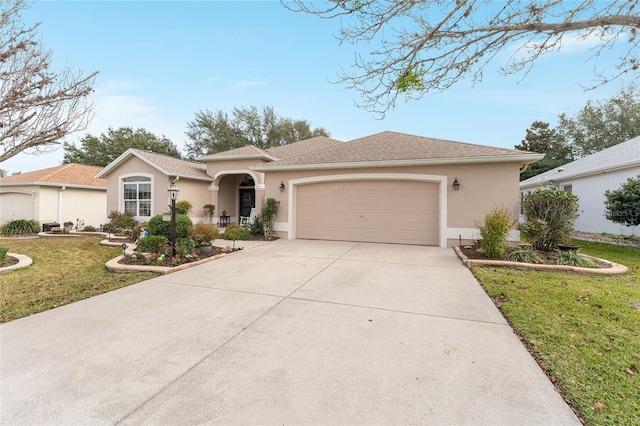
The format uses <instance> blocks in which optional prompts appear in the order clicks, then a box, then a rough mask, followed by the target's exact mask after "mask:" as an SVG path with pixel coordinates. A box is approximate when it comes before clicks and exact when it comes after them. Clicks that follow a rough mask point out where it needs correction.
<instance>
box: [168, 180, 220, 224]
mask: <svg viewBox="0 0 640 426" xmlns="http://www.w3.org/2000/svg"><path fill="white" fill-rule="evenodd" d="M166 182H167V183H166V186H165V187H164V196H165V200H166V202H165V204H164V205H165V209H164V210H163V211H167V212H168V211H169V210H170V209H169V208H168V206H169V204H170V203H171V200H170V199H169V195H168V192H167V189H168V188H169V181H168V180H167V181H166ZM210 184H211V182H208V181H202V180H194V179H186V178H180V179H179V180H177V181H176V186H177V187H178V189H179V190H180V193H179V194H178V201H181V200H186V201H189V202H190V203H191V204H192V205H193V209H192V210H191V214H190V215H189V217H190V218H191V220H192V221H193V223H198V222H200V221H202V222H206V220H205V215H204V209H203V206H204V205H205V204H208V203H209V189H208V188H209V185H210ZM216 210H217V207H216ZM158 213H162V212H158Z"/></svg>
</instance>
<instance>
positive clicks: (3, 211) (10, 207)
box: [0, 192, 33, 224]
mask: <svg viewBox="0 0 640 426" xmlns="http://www.w3.org/2000/svg"><path fill="white" fill-rule="evenodd" d="M15 219H33V198H32V196H31V194H22V193H17V192H11V193H5V194H0V224H4V223H6V222H8V221H10V220H15Z"/></svg>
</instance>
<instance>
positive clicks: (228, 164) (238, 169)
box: [207, 159, 265, 211]
mask: <svg viewBox="0 0 640 426" xmlns="http://www.w3.org/2000/svg"><path fill="white" fill-rule="evenodd" d="M264 162H265V161H264V160H260V159H242V160H224V161H215V162H211V163H207V174H208V175H209V176H211V177H213V178H219V177H220V175H221V174H228V173H247V174H249V175H252V177H253V178H254V181H255V183H257V184H260V183H264V173H261V172H256V171H251V170H250V169H249V167H250V166H255V165H258V164H262V163H264ZM218 181H219V179H216V184H217V183H218ZM216 210H217V207H216ZM221 211H222V210H221Z"/></svg>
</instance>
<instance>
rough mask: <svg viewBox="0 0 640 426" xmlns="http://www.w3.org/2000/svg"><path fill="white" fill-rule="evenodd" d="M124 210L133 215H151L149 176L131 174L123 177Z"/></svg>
mask: <svg viewBox="0 0 640 426" xmlns="http://www.w3.org/2000/svg"><path fill="white" fill-rule="evenodd" d="M123 186H124V188H123V189H124V190H123V194H124V211H125V213H131V214H132V215H134V216H147V217H148V216H151V178H149V177H145V176H132V177H128V178H124V179H123Z"/></svg>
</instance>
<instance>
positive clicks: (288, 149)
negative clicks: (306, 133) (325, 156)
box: [267, 136, 342, 159]
mask: <svg viewBox="0 0 640 426" xmlns="http://www.w3.org/2000/svg"><path fill="white" fill-rule="evenodd" d="M339 144H342V142H340V141H338V140H336V139H331V138H328V137H326V136H316V137H315V138H311V139H305V140H303V141H299V142H295V143H290V144H287V145H281V146H276V147H273V148H269V149H268V150H267V151H268V152H269V153H270V154H272V155H274V156H275V157H277V158H279V159H285V158H289V157H293V156H296V155H301V154H307V153H309V152H312V151H316V150H318V149H324V148H328V147H330V146H334V145H339Z"/></svg>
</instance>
